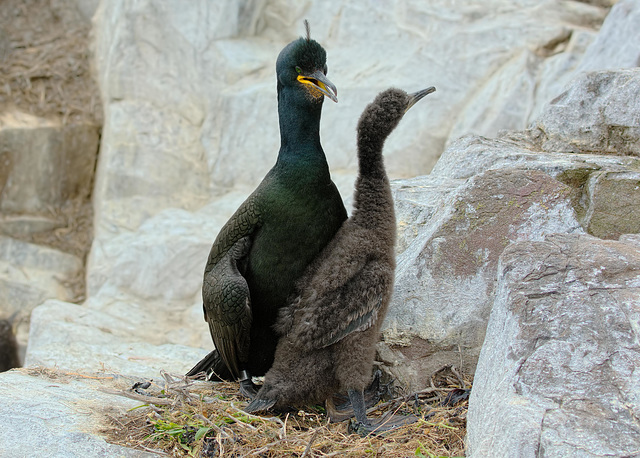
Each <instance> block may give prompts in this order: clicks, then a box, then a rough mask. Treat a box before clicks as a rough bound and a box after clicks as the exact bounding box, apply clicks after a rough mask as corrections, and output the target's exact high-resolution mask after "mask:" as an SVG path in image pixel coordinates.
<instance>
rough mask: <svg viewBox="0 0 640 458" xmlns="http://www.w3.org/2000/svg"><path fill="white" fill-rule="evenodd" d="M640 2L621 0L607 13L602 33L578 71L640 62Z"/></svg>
mask: <svg viewBox="0 0 640 458" xmlns="http://www.w3.org/2000/svg"><path fill="white" fill-rule="evenodd" d="M638 43H640V4H638V2H637V1H635V0H620V1H618V2H616V3H615V5H613V8H611V11H610V12H609V14H608V15H607V18H606V19H605V21H604V23H603V24H602V27H601V28H600V31H599V33H598V37H597V38H596V39H595V41H594V42H593V44H592V45H591V46H590V47H589V48H588V49H587V50H586V51H585V54H584V57H583V59H582V62H581V63H580V65H579V66H578V68H577V70H576V72H577V73H580V72H585V71H594V70H604V69H618V68H632V67H638V66H640V47H638V45H637V44H638Z"/></svg>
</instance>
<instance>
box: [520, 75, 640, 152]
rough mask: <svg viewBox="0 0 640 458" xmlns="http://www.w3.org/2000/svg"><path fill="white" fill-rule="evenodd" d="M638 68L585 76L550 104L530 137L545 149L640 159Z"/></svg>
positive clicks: (639, 84)
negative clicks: (633, 156) (617, 155)
mask: <svg viewBox="0 0 640 458" xmlns="http://www.w3.org/2000/svg"><path fill="white" fill-rule="evenodd" d="M639 120H640V68H634V69H628V70H615V71H613V70H611V71H599V72H590V73H584V74H582V75H581V76H580V77H579V78H577V79H576V81H574V82H573V84H572V85H571V86H570V87H569V88H567V89H566V90H565V92H564V93H562V94H561V95H559V96H558V97H557V98H555V99H554V100H552V101H551V102H550V103H549V105H548V106H547V107H546V109H545V110H544V111H543V113H542V115H541V116H540V118H539V119H538V120H537V121H536V123H535V130H534V132H532V136H533V137H534V138H536V141H537V142H538V143H540V144H541V146H542V148H543V150H544V151H552V152H573V153H596V154H619V155H635V156H640V124H639Z"/></svg>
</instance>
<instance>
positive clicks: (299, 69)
mask: <svg viewBox="0 0 640 458" xmlns="http://www.w3.org/2000/svg"><path fill="white" fill-rule="evenodd" d="M296 72H298V75H300V74H301V73H302V69H301V68H300V67H298V66H297V65H296Z"/></svg>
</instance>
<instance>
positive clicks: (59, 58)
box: [0, 0, 102, 125]
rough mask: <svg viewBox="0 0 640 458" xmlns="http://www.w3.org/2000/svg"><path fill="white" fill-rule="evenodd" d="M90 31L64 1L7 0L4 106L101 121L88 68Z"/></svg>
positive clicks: (0, 81)
mask: <svg viewBox="0 0 640 458" xmlns="http://www.w3.org/2000/svg"><path fill="white" fill-rule="evenodd" d="M69 4H71V3H69ZM71 5H72V4H71ZM89 30H90V27H89V24H88V22H87V21H85V20H83V19H82V18H81V16H80V13H79V12H77V11H75V10H73V8H70V7H69V6H68V5H66V7H65V2H60V1H58V2H54V1H51V0H2V7H1V8H0V62H1V63H2V65H0V108H2V106H3V105H4V106H15V107H17V108H18V109H20V110H22V111H25V112H27V113H31V114H34V115H36V116H40V117H44V118H54V119H59V120H61V121H62V122H63V123H72V122H73V123H77V122H89V123H92V124H98V125H99V124H101V123H102V108H101V103H100V98H99V92H98V89H97V86H96V84H95V83H94V81H93V79H92V78H91V72H90V67H89V50H88V43H89Z"/></svg>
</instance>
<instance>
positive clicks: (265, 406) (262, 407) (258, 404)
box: [244, 398, 276, 413]
mask: <svg viewBox="0 0 640 458" xmlns="http://www.w3.org/2000/svg"><path fill="white" fill-rule="evenodd" d="M274 405H276V401H275V400H273V399H260V398H255V399H254V400H253V401H251V402H250V403H249V405H248V406H247V407H245V408H244V411H245V412H247V413H254V412H264V411H267V410H269V409H270V408H271V407H273V406H274Z"/></svg>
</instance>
